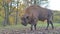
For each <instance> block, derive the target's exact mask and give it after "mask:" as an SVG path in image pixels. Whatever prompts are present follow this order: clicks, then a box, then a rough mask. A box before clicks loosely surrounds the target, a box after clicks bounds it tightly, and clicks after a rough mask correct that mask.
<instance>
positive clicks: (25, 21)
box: [21, 16, 28, 26]
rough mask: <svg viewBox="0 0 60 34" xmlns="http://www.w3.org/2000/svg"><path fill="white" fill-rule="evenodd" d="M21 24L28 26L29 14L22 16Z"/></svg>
mask: <svg viewBox="0 0 60 34" xmlns="http://www.w3.org/2000/svg"><path fill="white" fill-rule="evenodd" d="M21 24H22V25H24V26H27V24H28V16H23V17H22V18H21Z"/></svg>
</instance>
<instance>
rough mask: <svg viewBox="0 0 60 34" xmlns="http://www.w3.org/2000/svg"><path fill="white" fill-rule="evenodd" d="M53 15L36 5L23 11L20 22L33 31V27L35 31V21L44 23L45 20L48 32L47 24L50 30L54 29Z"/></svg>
mask: <svg viewBox="0 0 60 34" xmlns="http://www.w3.org/2000/svg"><path fill="white" fill-rule="evenodd" d="M52 18H53V13H52V11H51V10H49V9H46V8H42V7H40V6H38V5H32V6H29V7H27V8H26V9H25V14H24V15H23V17H22V19H21V21H22V25H24V26H26V25H27V24H31V30H33V26H34V28H35V30H36V25H37V21H38V20H40V21H45V20H47V27H46V30H48V27H49V24H51V26H52V29H54V26H53V23H52Z"/></svg>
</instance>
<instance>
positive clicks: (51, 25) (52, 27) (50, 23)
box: [50, 21, 54, 29]
mask: <svg viewBox="0 0 60 34" xmlns="http://www.w3.org/2000/svg"><path fill="white" fill-rule="evenodd" d="M50 24H51V26H52V29H54V26H53V23H52V21H50Z"/></svg>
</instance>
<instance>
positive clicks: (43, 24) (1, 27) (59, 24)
mask: <svg viewBox="0 0 60 34" xmlns="http://www.w3.org/2000/svg"><path fill="white" fill-rule="evenodd" d="M53 24H54V27H60V23H53ZM46 26H47V23H43V22H38V24H37V27H46ZM29 27H30V25H29V24H28V25H27V26H23V25H22V24H18V25H10V26H5V27H4V26H0V29H3V28H9V29H19V28H29Z"/></svg>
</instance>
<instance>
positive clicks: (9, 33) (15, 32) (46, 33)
mask: <svg viewBox="0 0 60 34" xmlns="http://www.w3.org/2000/svg"><path fill="white" fill-rule="evenodd" d="M0 34H60V27H56V28H54V30H52V29H51V28H49V30H45V27H37V30H33V31H30V28H21V29H20V28H15V29H9V28H3V29H0Z"/></svg>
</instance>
